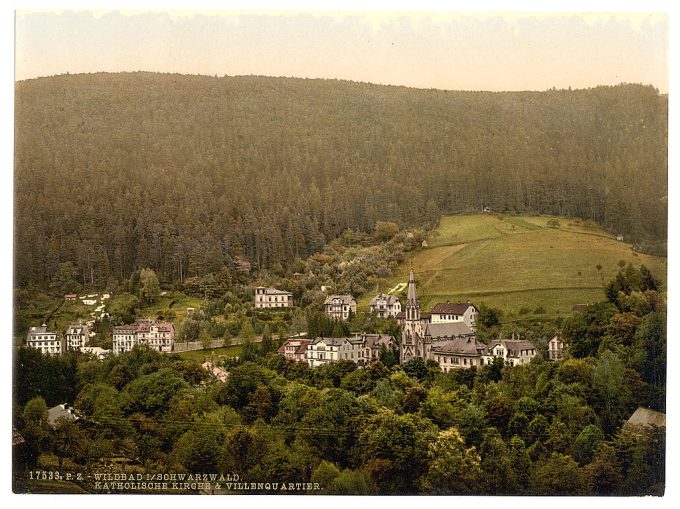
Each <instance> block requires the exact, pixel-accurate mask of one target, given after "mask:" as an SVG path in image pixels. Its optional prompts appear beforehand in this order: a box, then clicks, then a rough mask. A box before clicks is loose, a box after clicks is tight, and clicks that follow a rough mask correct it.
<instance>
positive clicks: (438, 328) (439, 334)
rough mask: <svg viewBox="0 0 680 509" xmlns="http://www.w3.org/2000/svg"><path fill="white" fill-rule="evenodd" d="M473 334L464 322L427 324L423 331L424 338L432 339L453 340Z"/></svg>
mask: <svg viewBox="0 0 680 509" xmlns="http://www.w3.org/2000/svg"><path fill="white" fill-rule="evenodd" d="M473 334H474V332H473V330H472V329H471V328H470V327H468V326H467V324H466V323H465V322H452V323H428V324H427V328H426V329H425V336H431V337H432V338H454V337H458V336H471V335H473Z"/></svg>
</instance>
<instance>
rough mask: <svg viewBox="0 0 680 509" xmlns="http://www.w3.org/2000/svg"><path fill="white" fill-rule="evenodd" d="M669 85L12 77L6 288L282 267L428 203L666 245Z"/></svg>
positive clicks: (411, 218) (422, 222)
mask: <svg viewBox="0 0 680 509" xmlns="http://www.w3.org/2000/svg"><path fill="white" fill-rule="evenodd" d="M667 105H668V101H667V96H661V95H659V94H658V93H657V91H656V90H655V89H653V88H651V87H643V86H640V85H621V86H617V87H598V88H595V89H588V90H574V91H571V90H559V91H556V90H552V91H547V92H513V93H491V92H452V91H439V90H417V89H409V88H404V87H388V86H378V85H370V84H359V83H352V82H342V81H332V80H329V81H325V80H302V79H285V78H265V77H224V78H217V77H214V78H213V77H207V76H182V75H169V74H163V75H161V74H150V73H130V74H92V75H72V76H71V75H63V76H56V77H51V78H40V79H36V80H29V81H24V82H19V83H17V85H16V167H15V217H16V220H15V226H16V233H15V235H16V244H15V249H16V251H15V260H16V269H17V272H16V274H17V284H18V285H20V286H23V285H27V284H29V283H37V284H47V283H49V282H50V281H51V280H52V279H53V278H54V277H55V275H57V272H58V270H59V268H60V264H61V266H62V268H63V267H64V265H63V264H65V262H69V261H70V262H73V264H74V266H75V269H76V271H77V275H78V278H79V279H81V282H82V283H86V284H94V285H97V284H101V285H104V284H107V282H109V281H111V280H112V279H113V280H122V279H123V278H127V277H129V275H130V274H131V273H132V272H133V271H134V270H137V269H139V268H141V267H150V268H153V269H154V270H155V271H156V272H157V273H158V274H159V277H160V278H161V281H164V282H165V283H171V282H177V281H181V280H183V279H184V278H186V277H189V276H197V275H198V276H200V275H204V274H208V273H213V272H215V273H216V272H218V271H219V270H220V269H222V268H223V267H226V268H227V269H229V270H231V271H233V270H235V268H238V269H239V270H241V271H246V272H247V271H250V270H254V269H257V268H260V267H271V266H275V265H276V266H278V265H277V264H281V266H282V267H284V268H287V267H291V265H292V263H291V262H293V261H294V260H295V259H296V258H301V259H304V258H306V257H307V256H308V255H310V254H312V253H314V252H317V251H319V250H320V249H321V248H322V247H323V246H324V244H325V242H327V241H328V240H330V239H332V238H335V237H336V236H337V235H339V233H340V232H342V231H343V230H344V229H346V228H352V229H355V230H363V231H369V230H371V229H372V228H373V226H374V224H375V223H376V221H377V220H384V221H394V222H397V223H399V224H400V225H401V226H434V224H435V223H436V221H437V220H438V218H439V216H440V215H441V214H442V213H455V212H472V211H480V210H481V209H482V208H483V207H486V206H488V207H491V209H492V211H493V212H498V213H505V214H513V213H526V214H532V213H544V214H556V215H560V216H578V217H583V218H586V219H591V220H594V221H596V222H598V223H599V224H601V225H603V226H604V227H605V228H607V229H609V230H610V231H613V232H617V233H618V232H621V233H624V234H625V235H626V236H627V240H628V239H629V240H630V241H631V242H633V243H640V242H659V241H663V240H665V237H666V225H667V219H666V214H667V198H666V195H667Z"/></svg>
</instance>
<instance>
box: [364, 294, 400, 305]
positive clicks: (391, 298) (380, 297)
mask: <svg viewBox="0 0 680 509" xmlns="http://www.w3.org/2000/svg"><path fill="white" fill-rule="evenodd" d="M381 300H384V301H385V303H386V304H387V305H388V306H389V305H392V304H396V303H397V302H399V299H398V298H397V296H396V295H385V294H384V293H381V294H380V295H376V296H375V297H373V298H372V299H371V302H370V303H369V306H377V305H378V301H381Z"/></svg>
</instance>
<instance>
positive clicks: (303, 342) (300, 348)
mask: <svg viewBox="0 0 680 509" xmlns="http://www.w3.org/2000/svg"><path fill="white" fill-rule="evenodd" d="M311 342H312V341H311V340H310V339H297V338H291V339H287V340H286V341H285V342H284V343H283V344H282V345H281V347H280V348H279V349H278V350H277V352H278V353H286V347H287V346H295V347H296V348H295V354H304V353H305V352H306V351H307V345H309V344H310V343H311Z"/></svg>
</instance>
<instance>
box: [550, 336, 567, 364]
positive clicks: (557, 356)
mask: <svg viewBox="0 0 680 509" xmlns="http://www.w3.org/2000/svg"><path fill="white" fill-rule="evenodd" d="M563 358H564V342H563V341H562V339H561V338H560V337H559V336H553V337H552V339H551V340H550V341H548V359H549V360H551V361H560V360H562V359H563Z"/></svg>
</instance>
